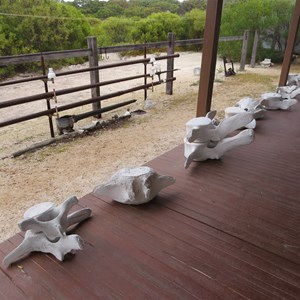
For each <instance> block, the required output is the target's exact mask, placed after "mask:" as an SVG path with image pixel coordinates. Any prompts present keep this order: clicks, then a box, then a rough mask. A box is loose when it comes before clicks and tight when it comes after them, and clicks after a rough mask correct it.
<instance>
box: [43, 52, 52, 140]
mask: <svg viewBox="0 0 300 300" xmlns="http://www.w3.org/2000/svg"><path fill="white" fill-rule="evenodd" d="M41 63H42V70H43V75H46V67H45V60H44V57H43V55H41ZM43 82H44V88H45V93H48V92H49V89H48V82H47V79H44V80H43ZM46 104H47V109H51V104H50V98H47V99H46ZM48 121H49V129H50V136H51V137H52V138H54V136H55V134H54V128H53V121H52V115H48Z"/></svg>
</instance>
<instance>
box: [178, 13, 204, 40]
mask: <svg viewBox="0 0 300 300" xmlns="http://www.w3.org/2000/svg"><path fill="white" fill-rule="evenodd" d="M205 16H206V13H205V11H204V10H200V9H193V10H191V11H189V12H187V13H186V14H185V15H184V16H183V17H182V26H183V36H182V37H181V39H195V38H202V37H203V34H204V28H205Z"/></svg>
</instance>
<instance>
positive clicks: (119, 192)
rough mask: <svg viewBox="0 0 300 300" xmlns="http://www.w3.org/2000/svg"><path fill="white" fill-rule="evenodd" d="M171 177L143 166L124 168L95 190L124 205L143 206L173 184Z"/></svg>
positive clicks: (98, 194)
mask: <svg viewBox="0 0 300 300" xmlns="http://www.w3.org/2000/svg"><path fill="white" fill-rule="evenodd" d="M174 182H175V179H174V178H173V177H171V176H165V175H159V174H158V173H157V172H156V171H155V170H154V169H152V168H149V167H146V166H142V167H136V168H123V169H121V170H119V171H118V172H117V173H115V174H114V175H113V176H112V177H111V178H110V180H109V181H108V182H107V183H106V184H103V185H99V186H97V187H96V188H95V189H94V191H93V192H94V193H95V194H96V195H97V196H100V197H101V196H106V197H110V198H111V199H113V200H115V201H117V202H120V203H123V204H134V205H138V204H143V203H147V202H149V201H150V200H152V199H153V198H154V197H155V196H157V194H158V193H159V192H160V191H161V190H162V189H163V188H165V187H167V186H169V185H171V184H173V183H174Z"/></svg>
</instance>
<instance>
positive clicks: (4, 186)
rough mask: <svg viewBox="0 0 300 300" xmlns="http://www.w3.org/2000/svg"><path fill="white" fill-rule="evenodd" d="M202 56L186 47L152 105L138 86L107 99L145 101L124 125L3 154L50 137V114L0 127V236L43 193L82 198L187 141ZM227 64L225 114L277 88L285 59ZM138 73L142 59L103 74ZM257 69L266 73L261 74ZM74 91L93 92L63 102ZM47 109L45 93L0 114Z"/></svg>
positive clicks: (221, 89) (217, 90)
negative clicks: (169, 88)
mask: <svg viewBox="0 0 300 300" xmlns="http://www.w3.org/2000/svg"><path fill="white" fill-rule="evenodd" d="M127 59H131V58H127ZM134 59H136V58H134ZM118 61H120V58H119V57H118V56H117V55H111V56H110V58H109V60H108V61H101V62H100V64H108V63H114V62H118ZM165 64H166V63H165V61H163V62H161V67H162V70H165V68H166V67H165ZM200 64H201V54H200V53H181V54H180V57H179V58H177V59H176V60H175V68H178V69H179V70H178V71H177V72H176V73H175V76H176V78H177V80H176V81H175V82H174V94H173V95H172V96H170V95H166V94H165V85H164V84H162V85H159V86H157V87H154V91H151V90H149V91H148V99H150V100H151V101H152V102H153V103H154V107H152V108H151V109H145V107H144V100H143V92H134V93H131V94H128V95H125V96H122V97H120V98H118V99H113V100H110V101H106V103H105V102H104V103H103V106H105V105H109V104H111V103H113V102H115V101H116V100H117V101H120V99H122V100H130V99H137V100H138V101H137V102H136V103H135V104H134V105H131V106H130V107H129V108H130V110H131V111H134V110H137V109H143V110H146V112H147V113H146V114H143V115H133V116H132V117H131V118H129V119H128V120H126V121H125V122H123V123H122V124H120V125H119V126H113V127H112V128H106V129H101V130H97V131H94V132H92V133H90V134H88V135H84V136H82V137H79V138H75V139H69V140H68V141H67V142H64V143H56V144H54V145H51V146H48V147H45V148H43V149H40V150H38V151H35V152H31V153H27V154H25V155H22V156H20V157H18V158H11V157H8V158H4V157H7V156H10V155H11V154H12V153H13V152H15V151H17V150H20V149H24V148H25V147H28V146H30V145H32V144H34V143H36V142H39V141H43V140H46V139H49V138H50V134H49V128H48V120H47V118H46V117H42V118H39V119H35V120H31V121H27V122H24V123H22V124H18V125H12V126H8V127H4V128H0V145H1V150H0V158H1V159H0V211H1V215H0V241H3V240H4V239H7V238H8V237H10V236H11V235H13V234H14V233H16V232H18V231H19V230H18V227H17V223H18V222H19V221H20V220H21V219H22V216H23V213H24V212H25V211H26V209H28V208H29V207H30V206H32V205H34V204H37V203H40V202H44V201H52V202H54V203H57V204H58V203H61V202H63V201H64V200H65V199H66V198H68V197H69V196H72V195H75V196H77V197H78V198H80V197H81V196H83V195H85V194H87V193H89V192H91V191H92V190H93V189H94V187H95V186H97V185H99V184H101V183H104V182H105V181H107V180H108V179H109V178H110V176H111V175H112V174H114V173H115V172H116V171H118V170H119V169H120V168H123V167H134V166H139V165H141V164H144V163H146V162H147V161H149V160H151V159H153V158H154V157H157V156H159V155H160V154H162V153H164V152H166V151H168V150H170V149H172V148H174V147H175V146H177V145H179V144H181V143H182V141H183V137H184V134H185V123H186V122H187V121H188V120H189V119H191V118H193V117H195V110H196V100H197V93H198V85H197V83H198V80H199V76H195V75H194V68H196V67H199V66H200ZM81 67H82V66H70V67H69V68H70V69H74V68H81ZM66 69H68V68H66ZM66 69H65V70H66ZM221 69H222V63H221V61H218V63H217V70H218V71H221V72H218V71H217V72H216V74H217V75H216V77H217V80H216V83H215V87H214V96H213V103H212V108H213V109H217V110H218V116H219V118H222V116H223V110H224V108H225V107H227V106H231V105H232V104H234V103H236V102H237V101H238V100H240V99H241V98H242V97H245V96H252V97H256V98H257V97H259V95H260V94H261V93H263V92H268V91H273V90H274V88H275V87H276V83H277V82H278V78H279V74H280V66H278V67H276V66H275V67H273V68H270V69H266V68H261V67H256V68H249V67H247V66H246V71H244V72H239V73H238V74H237V75H236V76H233V77H227V78H224V76H223V71H222V70H221ZM237 69H238V66H236V70H237ZM136 74H143V65H136V66H134V67H133V66H126V67H123V68H122V69H121V68H115V69H114V70H103V71H100V78H101V79H102V80H104V79H105V80H110V79H113V78H121V77H124V76H133V75H136ZM256 74H260V75H265V76H263V77H259V79H255V76H256ZM22 76H28V75H24V74H23V75H22ZM244 76H248V77H249V80H248V81H246V82H247V84H245V80H243V78H244ZM88 83H89V76H88V74H85V75H84V74H79V75H72V76H66V77H58V78H57V79H56V80H55V84H54V85H52V83H50V84H49V89H50V90H51V89H52V88H55V89H56V90H59V89H61V88H63V87H64V88H67V87H74V86H80V85H83V84H88ZM140 84H143V82H141V81H139V83H138V82H130V83H129V82H125V83H120V84H114V85H111V86H105V87H103V88H101V94H102V95H104V94H106V93H109V92H113V91H118V90H122V89H126V88H129V87H132V86H134V85H140ZM43 88H44V86H43V83H42V82H30V83H26V84H19V85H13V86H7V87H0V92H1V100H0V101H5V100H9V99H14V98H17V97H22V96H27V95H32V94H38V93H42V92H43V91H44V90H43ZM74 97H76V101H77V100H84V99H88V98H90V92H89V91H88V90H87V91H83V92H80V93H76V94H69V95H67V96H61V97H59V98H58V105H62V104H64V103H70V102H72V101H73V100H74ZM54 105H55V103H52V106H54ZM40 109H43V110H44V109H46V104H45V102H44V101H40V102H32V103H30V104H27V105H23V106H22V107H21V106H20V107H12V108H9V109H2V110H0V120H1V121H4V120H8V119H10V118H12V117H13V116H23V115H26V114H28V113H31V112H34V111H38V110H40ZM87 109H89V107H84V108H80V109H77V110H73V111H70V112H68V114H73V113H81V112H83V111H86V110H87ZM126 109H127V107H124V108H122V109H119V110H118V111H114V112H113V114H116V113H117V114H118V115H122V114H123V113H124V112H126ZM62 115H63V114H61V115H60V116H62ZM111 117H112V114H105V115H104V116H103V118H104V119H111ZM93 120H94V119H93V118H88V119H85V120H83V121H80V122H78V123H76V124H75V129H80V128H82V127H83V126H86V125H87V124H91V123H92V121H93Z"/></svg>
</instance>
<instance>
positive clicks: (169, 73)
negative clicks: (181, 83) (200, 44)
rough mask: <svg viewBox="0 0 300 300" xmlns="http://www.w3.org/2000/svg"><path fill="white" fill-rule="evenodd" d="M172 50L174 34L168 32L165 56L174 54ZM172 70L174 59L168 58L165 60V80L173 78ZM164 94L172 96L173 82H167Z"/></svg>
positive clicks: (173, 47)
mask: <svg viewBox="0 0 300 300" xmlns="http://www.w3.org/2000/svg"><path fill="white" fill-rule="evenodd" d="M174 49H175V34H174V33H173V32H169V33H168V49H167V55H172V54H174ZM173 70H174V57H172V58H168V60H167V80H168V79H171V78H173V76H174V71H173ZM166 94H167V95H173V80H171V81H167V84H166Z"/></svg>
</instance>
